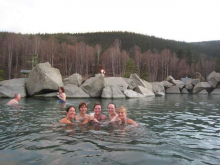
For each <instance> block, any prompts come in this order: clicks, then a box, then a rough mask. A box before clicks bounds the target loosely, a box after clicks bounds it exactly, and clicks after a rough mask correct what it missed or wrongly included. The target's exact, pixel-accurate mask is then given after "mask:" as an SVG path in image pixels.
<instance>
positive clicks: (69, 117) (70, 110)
mask: <svg viewBox="0 0 220 165" xmlns="http://www.w3.org/2000/svg"><path fill="white" fill-rule="evenodd" d="M75 115H76V108H75V107H74V106H69V107H67V108H66V117H64V118H63V119H61V120H60V123H63V124H73V121H75V120H74V119H75Z"/></svg>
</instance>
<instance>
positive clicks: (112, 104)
mask: <svg viewBox="0 0 220 165" xmlns="http://www.w3.org/2000/svg"><path fill="white" fill-rule="evenodd" d="M110 104H112V105H114V107H115V109H116V105H115V104H114V103H109V104H108V107H109V105H110Z"/></svg>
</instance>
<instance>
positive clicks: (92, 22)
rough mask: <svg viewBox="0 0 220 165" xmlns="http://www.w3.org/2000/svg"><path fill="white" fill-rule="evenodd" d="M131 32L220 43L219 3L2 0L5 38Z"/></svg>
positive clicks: (0, 23)
mask: <svg viewBox="0 0 220 165" xmlns="http://www.w3.org/2000/svg"><path fill="white" fill-rule="evenodd" d="M2 31H8V32H16V33H66V32H69V33H80V32H82V33H84V32H103V31H128V32H135V33H140V34H145V35H150V36H155V37H159V38H164V39H173V40H176V41H186V42H196V41H210V40H220V0H0V32H2Z"/></svg>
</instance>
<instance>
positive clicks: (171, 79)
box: [166, 76, 176, 85]
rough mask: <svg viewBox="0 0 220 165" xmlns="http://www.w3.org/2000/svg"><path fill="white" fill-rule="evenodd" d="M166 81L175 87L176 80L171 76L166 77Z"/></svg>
mask: <svg viewBox="0 0 220 165" xmlns="http://www.w3.org/2000/svg"><path fill="white" fill-rule="evenodd" d="M166 81H168V82H170V83H172V84H173V85H176V80H175V79H174V78H173V77H172V76H168V77H167V78H166Z"/></svg>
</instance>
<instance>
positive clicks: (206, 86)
mask: <svg viewBox="0 0 220 165" xmlns="http://www.w3.org/2000/svg"><path fill="white" fill-rule="evenodd" d="M211 87H212V86H211V85H210V84H209V83H207V82H200V83H198V84H196V86H195V87H194V88H193V92H192V93H199V92H200V91H202V90H203V89H210V88H211Z"/></svg>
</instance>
